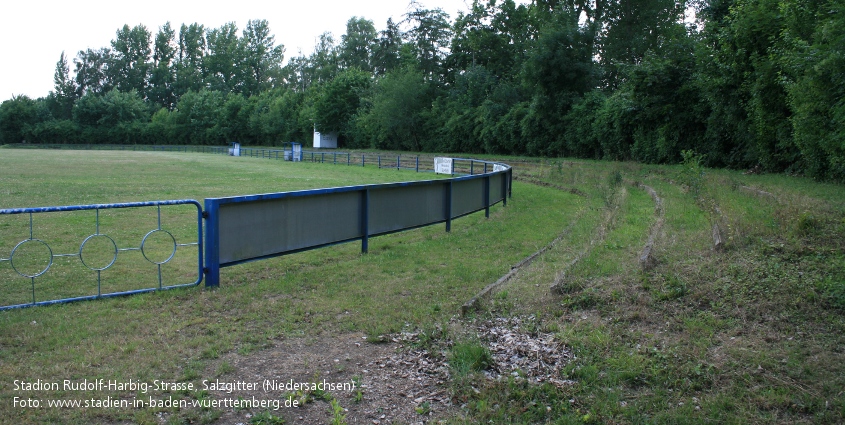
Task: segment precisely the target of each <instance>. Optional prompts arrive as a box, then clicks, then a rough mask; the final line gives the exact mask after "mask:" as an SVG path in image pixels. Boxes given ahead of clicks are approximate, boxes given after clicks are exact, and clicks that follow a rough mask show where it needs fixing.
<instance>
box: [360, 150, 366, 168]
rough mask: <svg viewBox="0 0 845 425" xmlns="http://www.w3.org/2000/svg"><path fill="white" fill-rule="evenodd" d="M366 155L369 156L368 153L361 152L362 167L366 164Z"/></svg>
mask: <svg viewBox="0 0 845 425" xmlns="http://www.w3.org/2000/svg"><path fill="white" fill-rule="evenodd" d="M366 157H367V154H364V153H362V154H361V166H362V167H363V166H364V161H365V160H366Z"/></svg>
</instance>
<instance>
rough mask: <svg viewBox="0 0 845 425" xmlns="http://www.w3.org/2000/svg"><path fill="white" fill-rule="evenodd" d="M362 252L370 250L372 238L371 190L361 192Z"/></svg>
mask: <svg viewBox="0 0 845 425" xmlns="http://www.w3.org/2000/svg"><path fill="white" fill-rule="evenodd" d="M361 235H362V236H361V253H363V254H366V253H367V251H368V250H369V242H370V241H369V239H370V190H369V189H364V190H363V191H362V192H361Z"/></svg>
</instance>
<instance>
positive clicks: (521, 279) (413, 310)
mask: <svg viewBox="0 0 845 425" xmlns="http://www.w3.org/2000/svg"><path fill="white" fill-rule="evenodd" d="M505 161H506V162H507V161H508V160H507V159H505ZM512 162H513V163H514V164H516V168H515V170H516V173H517V181H516V183H515V187H514V197H513V199H512V202H509V203H508V206H507V207H502V206H497V207H495V208H494V209H493V210H492V211H491V217H490V219H485V218H484V216H483V214H474V215H470V216H468V217H465V218H462V219H459V220H456V221H455V222H453V224H452V231H451V232H450V233H446V232H444V231H443V227H442V226H432V227H429V228H422V229H417V230H414V231H409V232H404V233H399V234H394V235H390V236H385V237H379V238H374V239H372V240H371V241H370V253H369V254H367V255H361V254H360V248H359V246H357V245H356V244H346V245H341V246H336V247H331V248H326V249H321V250H317V251H311V252H307V253H301V254H295V255H290V256H285V257H281V258H277V259H272V260H266V261H260V262H255V263H249V264H245V265H240V266H236V267H231V268H227V269H224V270H223V272H222V275H221V287H220V288H219V289H217V290H205V289H203V288H202V287H197V288H188V289H178V290H172V291H165V292H157V293H152V294H146V295H140V296H133V297H127V298H117V299H109V300H101V301H94V302H84V303H75V304H68V305H60V306H51V307H43V308H30V309H22V310H15V311H7V312H0V381H2V382H0V423H47V422H52V423H161V422H162V421H163V420H165V419H162V418H163V417H162V416H161V413H163V412H164V413H168V415H167V416H166V421H168V422H171V423H213V422H214V421H215V419H216V418H218V417H219V416H220V414H221V412H220V411H219V410H215V409H181V410H179V409H173V408H167V407H163V408H145V409H120V408H114V409H97V408H87V409H86V408H74V409H69V408H65V409H58V408H53V409H51V408H31V407H19V406H15V405H13V399H14V398H15V397H18V398H19V399H24V400H25V399H28V398H39V399H49V398H52V399H69V398H86V397H97V398H103V397H106V396H111V397H112V398H115V399H121V398H123V399H126V398H129V397H132V396H133V395H138V394H133V393H132V392H131V391H111V392H109V391H82V392H77V391H65V390H63V389H59V390H58V391H53V390H47V391H23V390H16V389H15V387H14V384H13V383H14V382H15V380H18V381H27V382H33V381H36V380H38V379H40V380H41V381H44V382H61V381H62V380H64V379H69V380H73V381H80V380H83V379H87V380H89V381H90V380H95V379H100V378H103V379H107V380H108V379H113V380H121V381H128V380H130V379H134V380H136V381H142V382H152V381H153V380H155V379H161V380H168V381H177V382H197V381H198V380H200V379H204V378H209V377H210V378H212V379H213V378H215V377H218V376H226V373H227V368H226V367H223V366H221V362H220V359H221V358H222V357H224V356H226V355H227V354H229V353H237V354H238V355H241V356H247V357H248V356H255V355H260V353H261V352H262V351H263V350H266V349H269V348H270V347H273V346H274V345H276V344H278V343H279V342H280V341H284V340H293V339H296V338H305V337H313V336H314V335H322V336H324V337H328V338H331V337H332V336H335V335H345V334H348V333H352V332H362V333H364V334H365V335H368V336H370V337H371V340H373V341H375V340H377V339H379V337H380V336H381V335H385V334H390V333H395V332H399V331H400V330H407V329H414V330H416V331H418V332H420V334H421V335H426V336H427V338H426V339H425V341H424V344H425V346H426V347H428V348H429V349H430V350H431V351H439V352H443V353H445V357H447V358H449V359H453V360H454V362H457V360H456V359H457V357H459V356H461V355H463V354H461V353H465V352H467V353H478V352H481V353H482V354H483V352H484V351H485V350H486V347H485V346H484V341H479V340H477V339H474V338H473V336H472V332H471V329H472V328H473V325H474V324H475V323H477V322H479V321H483V320H486V319H489V318H494V317H521V318H526V317H533V319H532V320H533V321H532V323H534V326H535V327H534V332H537V333H540V332H543V333H553V334H554V335H555V337H556V339H558V340H559V341H560V342H561V343H562V344H563V346H565V347H566V348H567V349H568V350H571V351H572V353H573V358H572V360H571V361H570V362H569V363H568V364H567V365H566V366H565V367H564V368H563V369H562V370H561V371H560V375H561V378H562V379H567V380H569V381H570V382H571V384H569V385H567V386H564V387H556V386H553V385H550V384H544V385H538V384H529V383H527V382H526V381H524V380H520V379H510V380H503V381H491V380H489V379H488V378H486V377H485V376H484V374H483V373H482V371H481V370H474V369H473V368H469V369H468V370H461V371H460V372H458V371H454V372H453V374H452V380H451V382H450V383H448V384H447V387H448V388H447V389H448V392H449V394H450V396H451V398H452V400H453V402H454V403H455V404H456V405H458V406H460V412H461V413H460V414H459V415H456V416H453V417H447V418H440V419H442V420H443V421H445V422H447V423H526V424H529V423H530V424H534V423H831V424H832V423H841V422H843V421H844V420H845V394H843V388H845V361H843V360H845V332H843V331H845V317H843V315H845V188H843V187H842V186H837V185H829V184H819V183H814V182H812V181H808V180H805V179H800V178H792V177H787V176H779V175H764V176H757V175H743V174H740V173H736V172H729V171H717V170H703V169H701V168H700V167H698V166H697V164H696V163H695V162H688V163H686V164H685V165H682V166H676V167H664V166H644V165H637V164H630V163H605V162H589V161H577V162H574V161H563V160H557V161H535V160H525V161H523V160H513V161H512ZM430 177H431V175H428V174H426V175H417V174H414V173H409V172H406V171H401V172H399V171H395V170H377V169H374V168H360V167H346V166H335V165H329V164H290V163H283V162H277V161H269V160H262V159H254V158H231V157H225V156H215V155H205V154H186V153H160V152H158V153H148V152H143V153H141V152H134V153H128V152H96V151H84V152H76V151H61V152H52V151H29V150H27V151H20V150H12V149H2V150H0V208H14V207H32V206H46V205H66V204H83V203H85V204H87V203H102V202H130V201H148V200H156V199H184V198H193V199H198V200H201V199H202V198H204V197H217V196H230V195H242V194H249V193H264V192H276V191H284V190H295V189H305V188H316V187H331V186H343V185H349V184H364V183H375V182H386V181H397V180H411V179H417V178H430ZM644 185H645V186H648V187H650V188H653V189H654V192H655V193H656V194H657V196H659V198H660V200H661V204H660V206H661V207H660V208H656V204H655V199H654V198H653V197H652V196H651V195H650V194H649V193H648V191H647V190H646V189H645V187H644ZM181 209H187V210H188V211H187V214H185V213H184V212H183V211H182V210H181ZM74 214H75V213H74ZM127 214H130V215H129V217H123V218H121V217H110V216H105V217H102V220H103V223H107V224H104V225H112V224H111V223H117V222H119V221H121V222H122V221H127V220H126V219H128V221H130V222H138V221H139V220H146V221H144V223H147V224H145V226H146V227H148V224H149V223H150V222H151V221H152V222H153V223H154V217H153V218H150V217H149V214H148V213H146V212H143V213H141V212H139V213H138V214H140V215H139V216H137V217H135V216H133V215H131V214H135V213H127ZM190 214H191V212H190V208H186V207H178V208H177V211H174V212H172V213H168V214H166V215H167V216H168V217H169V216H171V215H172V216H174V217H181V216H185V215H187V216H190ZM193 214H196V213H195V211H194V212H193ZM7 218H8V217H0V219H2V222H0V257H2V256H3V255H8V251H9V250H10V249H11V248H10V246H11V247H13V246H14V244H15V243H17V241H19V240H20V238H19V234H15V235H14V237H12V236H7V235H9V234H10V233H9V232H13V230H11V229H12V228H19V227H20V226H21V223H16V222H15V221H14V219H13V220H11V221H9V220H7ZM56 220H59V222H61V223H72V224H74V225H73V226H68V228H67V229H64V228H62V226H57V227H60V229H58V230H56V232H58V233H61V234H67V235H72V236H73V240H74V243H71V244H70V245H68V247H66V249H69V250H73V249H74V246H75V247H76V248H75V249H78V244H79V241H78V239H79V238H78V237H77V236H79V235H82V236H83V238H84V235H86V234H90V233H91V231H90V228H85V229H84V230H73V229H74V228H76V227H77V225H81V226H82V227H85V226H91V223H92V219H91V217H90V214H89V215H84V214H80V215H79V216H78V217H77V216H74V215H73V214H69V215H67V216H66V217H62V218H59V219H56ZM174 220H176V219H174ZM193 220H194V221H195V216H194V217H193ZM190 221H191V219H188V223H185V224H178V225H177V224H174V225H173V227H174V228H176V229H179V230H178V231H175V232H174V234H175V235H177V236H179V237H180V238H182V237H184V238H190V236H191V231H192V230H191V229H190V227H191V223H190ZM4 223H8V224H4ZM27 224H28V223H24V228H25V227H26V225H27ZM714 225H717V226H718V228H719V232H720V234H721V235H722V236H723V244H722V246H721V247H720V249H718V250H717V249H714V246H713V228H714V227H713V226H714ZM113 226H114V231H115V232H118V231H119V230H120V229H121V227H120V226H122V225H117V224H113ZM194 226H195V225H194ZM49 227H53V226H47V225H44V226H43V227H40V228H39V229H40V231H44V232H47V231H48V230H46V229H47V228H49ZM146 227H144V229H146ZM193 231H194V232H195V228H194V229H193ZM14 232H19V230H14ZM127 233H128V235H127V237H130V238H132V237H134V238H137V236H138V235H133V234H131V232H129V231H128V230H127ZM650 236H651V237H650ZM556 238H559V241H558V242H557V243H556V244H554V245H553V246H551V247H550V248H549V249H548V250H546V251H545V252H544V253H543V254H542V255H540V256H538V257H537V258H536V259H535V260H534V261H533V262H532V263H531V264H529V265H526V266H524V267H522V268H520V269H519V271H518V273H517V274H516V276H515V277H514V278H513V279H511V280H510V281H508V282H506V283H505V284H504V285H502V286H500V287H498V288H497V289H496V291H494V294H493V295H492V296H491V297H490V298H488V299H485V300H484V302H483V303H482V307H481V310H480V311H478V312H476V313H474V314H473V315H471V316H470V317H468V318H462V319H456V318H455V316H457V315H459V314H460V310H461V309H460V307H461V305H462V304H463V303H464V302H465V301H467V300H468V299H469V298H471V297H472V296H473V295H475V294H476V293H478V292H479V291H480V290H481V289H482V288H484V287H485V286H486V285H488V284H489V283H492V282H494V281H496V280H497V279H498V278H499V277H500V276H502V275H504V274H505V273H507V272H508V271H509V270H510V268H511V266H513V265H514V264H517V263H518V262H520V260H522V259H523V258H525V257H526V256H528V255H529V254H531V253H533V252H535V251H537V250H539V249H541V248H543V247H545V246H546V245H548V244H549V243H550V242H551V241H553V240H555V239H556ZM650 239H651V240H653V243H654V246H653V250H652V253H653V259H652V261H651V262H650V265H649V267H648V268H643V267H642V266H641V264H640V261H639V257H640V256H641V254H642V251H643V248H644V246H645V244H646V243H647V242H648V241H649V240H650ZM74 244H76V245H74ZM164 245H166V244H164ZM162 250H163V251H165V252H166V249H162ZM102 257H104V258H105V260H103V259H102V258H96V261H100V262H102V261H106V260H107V259H108V256H107V255H104V256H102ZM187 257H189V256H186V258H180V260H179V261H180V263H179V264H182V263H184V264H187V265H183V266H180V267H184V268H185V270H186V271H185V272H182V271H179V272H176V273H177V274H178V275H180V276H181V275H182V274H189V269H190V261H191V260H190V258H187ZM57 267H58V266H57ZM32 268H33V269H37V268H38V265H37V264H34V265H32ZM177 269H178V270H181V269H179V268H178V267H177ZM0 273H5V274H2V275H0V284H1V285H3V287H2V291H3V292H2V294H0V296H3V297H5V296H8V294H10V293H13V292H14V288H15V285H16V284H11V283H10V279H12V278H13V277H14V275H13V274H11V273H12V272H11V271H10V270H8V263H0ZM69 273H72V272H69ZM143 273H144V274H145V275H147V274H149V271H148V270H146V271H144V272H143ZM140 275H141V272H139V271H135V270H131V269H125V270H124V269H120V273H119V276H118V278H119V279H123V280H126V281H132V280H134V279H139V278H140V277H139V276H140ZM10 276H11V277H10ZM70 277H71V279H70V280H71V281H76V280H77V279H81V278H77V277H76V276H75V275H72V274H71V275H70ZM17 280H23V285H25V286H28V285H29V280H28V279H24V278H17ZM553 284H554V285H555V287H556V288H558V291H556V292H552V291H550V287H551V286H552V285H553ZM145 285H147V284H146V283H145ZM22 296H23V295H22ZM457 347H460V348H461V349H460V352H459V351H458V350H457ZM468 347H469V349H467V348H468ZM473 347H475V348H477V349H472V348H473ZM470 364H483V363H479V362H476V363H472V362H470ZM477 369H482V367H479V368H477ZM167 395H173V396H175V397H183V398H189V399H201V398H203V397H207V396H208V395H207V394H204V393H203V391H189V390H176V391H164V392H159V393H157V394H156V396H157V397H160V396H167ZM363 397H364V400H366V397H367V396H366V394H365V395H364V396H363ZM423 410H425V409H423ZM254 413H255V414H256V415H255V416H253V417H252V418H253V420H252V422H253V423H282V422H284V419H283V418H281V417H274V416H273V415H270V414H264V415H263V416H262V415H261V414H260V413H261V412H258V411H256V412H254ZM336 417H339V416H336ZM287 420H288V421H290V422H294V421H295V417H294V418H287ZM273 421H275V422H273Z"/></svg>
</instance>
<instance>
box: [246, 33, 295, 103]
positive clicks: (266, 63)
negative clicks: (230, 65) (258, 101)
mask: <svg viewBox="0 0 845 425" xmlns="http://www.w3.org/2000/svg"><path fill="white" fill-rule="evenodd" d="M241 43H242V44H241V50H242V52H243V63H241V64H240V65H241V66H242V67H243V69H242V72H243V78H244V89H243V93H244V94H245V95H246V96H252V95H258V94H260V93H261V92H262V91H265V90H269V89H270V88H272V87H273V84H274V82H275V81H276V80H279V79H281V75H282V72H281V70H282V60H283V59H284V53H285V48H284V46H281V45H279V46H276V41H275V37H273V36H272V35H271V34H270V24H269V23H268V22H267V21H265V20H263V19H261V20H250V21H249V22H247V25H246V28H245V29H244V32H243V39H242V42H241Z"/></svg>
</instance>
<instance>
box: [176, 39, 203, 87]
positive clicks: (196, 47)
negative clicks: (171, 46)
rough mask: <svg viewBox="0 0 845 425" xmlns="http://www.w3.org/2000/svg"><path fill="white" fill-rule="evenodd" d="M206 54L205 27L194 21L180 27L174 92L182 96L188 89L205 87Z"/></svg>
mask: <svg viewBox="0 0 845 425" xmlns="http://www.w3.org/2000/svg"><path fill="white" fill-rule="evenodd" d="M205 55H206V44H205V27H204V26H202V25H200V24H197V23H193V24H191V25H185V24H182V26H181V28H180V29H179V50H178V56H177V61H176V84H175V88H174V94H175V95H176V97H177V98H178V97H181V96H182V95H183V94H185V93H187V92H188V91H199V90H200V89H202V88H203V58H204V57H205Z"/></svg>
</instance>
